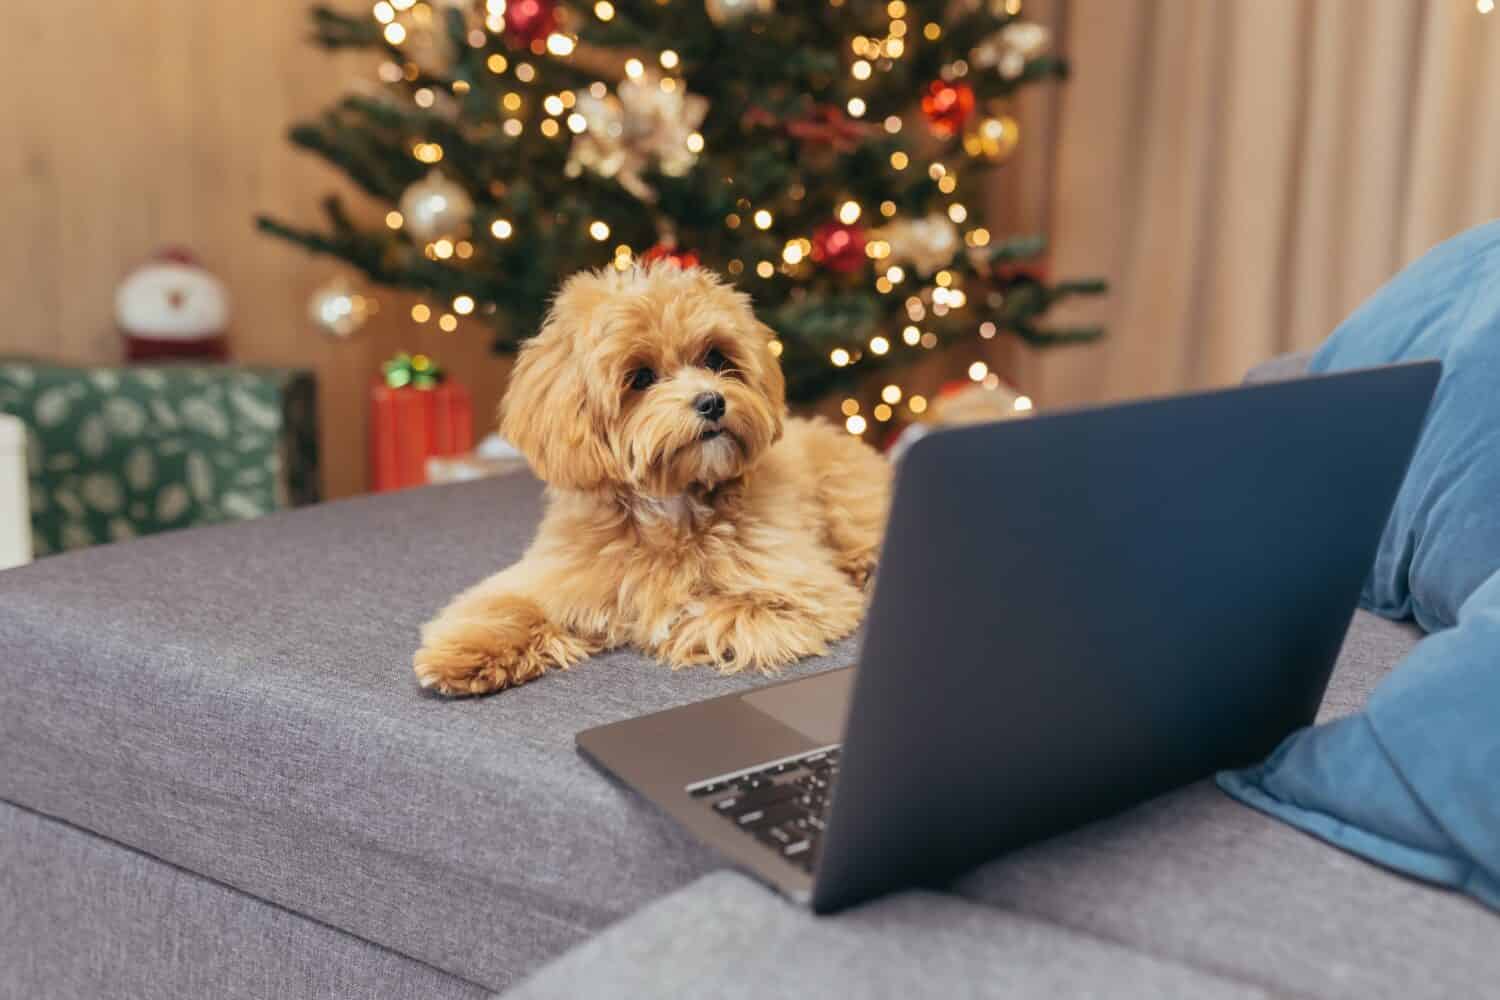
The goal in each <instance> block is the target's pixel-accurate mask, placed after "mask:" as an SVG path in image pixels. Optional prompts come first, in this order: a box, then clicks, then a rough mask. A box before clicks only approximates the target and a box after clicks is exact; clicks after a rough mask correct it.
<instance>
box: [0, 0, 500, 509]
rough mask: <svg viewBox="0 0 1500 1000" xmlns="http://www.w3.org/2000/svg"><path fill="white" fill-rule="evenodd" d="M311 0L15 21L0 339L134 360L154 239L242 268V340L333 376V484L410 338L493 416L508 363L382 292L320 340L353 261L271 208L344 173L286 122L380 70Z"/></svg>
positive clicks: (73, 12) (4, 142)
mask: <svg viewBox="0 0 1500 1000" xmlns="http://www.w3.org/2000/svg"><path fill="white" fill-rule="evenodd" d="M306 11H307V4H306V3H305V2H304V0H260V2H258V3H253V4H244V3H227V2H224V0H208V2H204V0H137V2H134V3H120V4H116V3H97V2H93V0H53V2H49V3H24V4H14V5H11V7H9V8H8V9H7V11H6V17H5V25H4V27H3V29H0V67H3V70H0V87H3V90H4V94H5V97H4V99H3V100H0V219H3V227H4V232H3V238H0V354H13V353H21V354H30V355H35V356H40V357H48V358H57V359H61V360H67V361H82V362H105V361H114V360H118V359H119V358H120V357H121V345H120V342H119V338H118V336H117V334H116V332H115V329H114V322H113V318H112V316H113V296H114V288H115V285H116V284H117V283H118V282H119V280H120V279H121V277H122V276H124V275H125V274H126V273H128V272H129V271H130V269H131V268H133V267H134V266H136V265H137V264H138V263H140V262H141V261H142V260H145V259H146V258H148V257H149V256H151V254H152V253H153V252H155V251H156V250H158V249H160V248H162V247H164V246H167V245H179V244H180V245H183V246H186V247H188V248H190V249H191V250H193V251H194V252H195V253H197V254H198V255H199V256H200V257H201V258H202V260H203V261H204V263H205V264H206V265H207V266H208V267H209V268H211V269H212V270H214V271H215V272H217V273H218V274H219V275H220V276H221V277H223V278H224V279H225V281H227V282H228V284H229V287H230V290H231V293H232V294H233V296H234V324H233V329H232V331H231V344H232V349H233V353H234V356H235V357H236V358H238V359H239V360H242V361H245V362H249V363H261V364H282V365H303V366H307V367H310V368H312V369H314V370H316V371H317V373H318V378H319V383H320V386H321V397H320V407H321V412H322V445H323V458H324V462H323V464H324V485H325V493H326V495H328V496H333V497H337V496H346V495H349V494H351V493H356V492H359V491H360V490H362V489H364V488H365V485H366V482H367V469H366V465H367V463H366V459H365V455H366V451H367V442H366V409H367V402H366V399H367V394H368V393H367V387H368V383H369V380H370V379H371V378H372V377H373V376H374V373H375V372H376V371H377V370H378V368H379V364H380V362H381V361H382V360H383V359H384V358H385V357H388V356H389V355H390V354H392V353H394V352H395V351H397V350H401V349H410V350H423V351H429V352H431V353H434V354H436V355H437V356H438V357H439V358H441V359H442V360H444V361H446V362H447V363H448V366H449V368H450V369H451V370H453V371H454V372H455V373H456V374H457V375H458V376H459V377H460V378H462V379H463V380H464V381H465V382H466V383H467V384H468V385H469V386H470V388H471V389H472V390H473V392H474V395H475V399H476V405H477V406H479V407H480V408H481V409H482V410H483V411H484V412H482V413H480V414H479V415H478V416H479V423H480V424H481V425H488V423H489V417H490V414H491V413H492V412H493V408H494V405H495V402H496V400H497V399H498V396H499V392H500V388H501V385H502V382H503V376H504V371H505V369H506V365H505V364H504V363H503V362H502V361H500V360H498V359H495V358H492V357H491V356H490V355H489V353H488V346H487V342H486V339H487V338H486V332H485V331H484V330H483V329H482V328H480V327H478V326H477V325H476V326H474V327H472V328H467V329H466V328H460V330H459V331H457V332H456V333H453V334H442V333H439V332H438V331H437V330H436V329H435V328H430V329H429V330H428V331H427V332H425V333H424V332H418V331H416V330H414V329H413V328H412V324H411V323H410V321H409V320H407V319H406V318H405V316H406V308H407V307H408V306H409V302H401V301H398V300H396V299H394V298H390V297H386V298H385V299H384V300H383V303H382V304H383V307H384V308H383V309H382V312H381V314H380V315H378V316H377V317H375V319H374V320H373V321H372V322H371V323H370V324H369V325H368V326H367V328H366V330H365V331H364V332H363V334H361V335H360V336H359V337H357V338H356V339H354V340H352V341H350V342H347V343H334V342H330V341H328V340H325V339H323V338H322V337H321V336H320V335H319V334H318V333H316V332H315V331H314V330H313V329H312V327H311V324H310V323H309V322H308V320H307V312H306V305H307V299H308V296H309V295H310V293H311V292H312V291H313V289H315V288H316V287H317V286H318V285H320V284H321V283H322V282H324V281H326V280H327V279H328V278H329V277H330V276H332V275H334V274H336V273H337V272H338V265H336V264H335V263H333V262H330V261H325V260H319V259H315V258H312V257H310V256H308V255H307V254H305V253H303V252H301V251H299V250H297V249H295V248H292V247H290V246H287V245H285V244H282V243H280V242H278V241H275V240H272V239H270V238H268V237H265V236H261V235H260V234H258V233H256V232H255V229H254V225H253V217H254V215H255V214H256V213H257V212H261V211H273V212H276V213H278V214H280V215H282V216H283V217H289V218H294V219H302V220H311V219H313V218H315V216H316V213H317V205H318V202H319V200H320V199H321V198H322V196H323V195H324V194H325V193H327V192H328V191H330V190H337V189H341V187H342V182H341V179H340V177H339V175H338V174H337V172H336V171H333V170H331V169H329V168H326V167H324V166H323V165H322V164H321V163H320V162H319V161H318V160H316V159H315V158H314V157H311V156H308V155H305V154H301V153H298V152H295V151H294V150H293V149H292V148H291V146H289V145H288V144H287V142H286V141H285V138H284V135H285V132H286V128H287V126H288V124H290V123H291V122H292V121H294V120H296V119H298V118H300V117H304V116H307V115H310V114H313V113H315V112H316V111H317V110H318V109H320V108H322V107H324V106H325V105H327V104H328V103H329V102H330V101H332V100H334V99H336V98H337V96H338V95H339V93H340V92H341V90H342V89H343V88H344V87H345V86H346V85H348V83H349V82H350V81H352V80H353V79H355V78H356V77H359V76H362V75H364V74H366V73H367V72H368V66H367V65H366V64H364V63H363V62H362V57H360V56H341V57H338V58H334V57H332V56H329V55H328V54H326V53H324V52H321V51H319V50H316V49H314V48H312V47H311V46H309V45H308V44H307V43H306V36H307V21H306Z"/></svg>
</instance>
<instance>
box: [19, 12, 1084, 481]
mask: <svg viewBox="0 0 1500 1000" xmlns="http://www.w3.org/2000/svg"><path fill="white" fill-rule="evenodd" d="M1052 6H1053V4H1052V3H1051V0H1046V2H1043V0H1038V2H1036V3H1034V4H1031V5H1028V12H1029V13H1030V14H1031V16H1033V17H1039V18H1040V19H1043V20H1052V19H1053V18H1052V16H1051V8H1052ZM306 10H307V4H306V3H305V2H304V0H259V2H256V3H230V2H227V0H147V2H138V3H129V4H124V3H98V2H97V0H51V2H47V3H17V4H12V5H9V7H8V8H7V10H6V16H5V24H4V27H3V30H0V67H4V69H3V79H0V86H3V89H4V94H5V97H4V100H0V219H3V225H4V233H3V238H0V354H13V353H21V354H29V355H35V356H39V357H47V358H56V359H61V360H67V361H75V362H96V363H99V362H113V361H117V360H119V359H120V357H121V356H122V346H121V343H120V339H119V336H118V334H117V332H116V331H115V328H114V321H113V318H112V317H113V294H114V288H115V286H116V285H117V284H118V283H119V281H120V280H121V278H122V277H124V276H125V275H126V274H127V273H129V271H130V270H131V269H132V268H134V267H135V266H137V265H138V264H139V263H141V262H142V261H144V260H146V259H148V258H149V257H151V256H152V254H154V253H155V252H156V251H157V250H160V249H161V248H163V247H165V246H169V245H181V246H184V247H187V248H189V249H190V250H192V251H193V252H194V253H196V254H197V255H198V256H199V258H200V259H201V260H202V261H203V263H204V264H205V265H206V266H207V267H208V268H210V269H211V270H213V271H214V272H216V273H217V274H218V275H219V276H220V277H222V278H223V279H224V280H225V281H226V282H227V283H228V285H229V287H230V290H231V293H232V295H233V296H234V314H233V315H234V320H233V327H232V330H231V334H230V337H231V349H232V352H233V355H234V357H235V358H237V359H239V360H241V361H244V362H248V363H257V364H276V365H297V366H304V367H308V368H311V369H313V370H315V371H316V372H317V374H318V379H319V385H320V399H319V405H320V414H321V422H322V451H323V469H324V473H323V475H324V493H325V496H329V497H340V496H347V495H350V494H353V493H357V492H360V491H362V490H363V489H365V488H366V483H367V474H368V473H367V464H368V463H367V460H366V453H367V450H368V443H367V438H366V435H367V419H366V414H367V396H368V385H369V382H370V380H371V378H373V377H374V375H375V373H376V372H377V371H378V369H379V365H380V362H381V361H382V360H383V359H385V358H386V357H389V356H390V355H391V354H393V353H394V352H396V351H397V350H403V349H405V350H413V351H418V350H420V351H426V352H428V353H431V354H434V355H435V356H437V357H439V358H440V359H441V360H442V361H443V362H444V363H445V364H446V365H447V366H448V368H449V369H450V370H451V371H453V372H455V373H456V374H457V375H458V376H459V377H460V378H461V379H462V380H463V381H464V382H465V384H467V385H468V386H469V387H470V389H471V391H472V393H473V395H474V398H475V402H476V408H477V409H478V411H479V412H476V420H477V423H478V424H480V425H481V427H482V428H483V427H486V426H487V425H488V424H489V422H490V415H491V413H492V412H493V408H494V406H495V404H496V402H497V401H498V399H499V396H500V393H501V390H502V388H503V385H504V378H505V373H506V371H507V370H508V363H507V362H505V361H503V360H501V359H498V358H494V357H492V356H491V355H490V354H489V351H488V343H487V336H486V332H485V330H484V329H483V328H482V327H480V326H479V325H477V324H475V325H472V326H460V327H459V329H458V331H456V332H455V333H452V334H444V333H441V332H439V331H438V330H437V329H436V327H435V325H434V324H431V323H429V324H427V325H426V326H425V327H418V326H415V325H414V324H413V323H411V321H410V320H409V319H408V318H407V315H408V309H409V307H410V304H411V300H410V299H402V298H400V297H396V296H391V295H386V294H383V295H382V296H381V305H382V309H381V312H380V314H379V315H378V316H376V317H375V318H374V319H373V320H372V321H371V322H370V323H369V324H368V326H367V327H366V329H365V330H364V331H363V332H362V333H361V334H360V335H358V336H357V337H355V338H354V339H352V340H350V341H348V342H342V343H337V342H333V341H330V340H327V339H325V338H323V337H322V336H320V335H319V334H318V333H317V332H316V331H315V330H314V328H313V327H312V325H311V323H310V322H309V321H308V319H307V301H308V297H309V295H310V294H311V293H312V292H313V290H314V289H316V288H317V287H318V286H319V285H321V284H322V283H323V282H325V281H327V280H328V279H329V278H330V277H332V276H333V275H335V274H338V273H339V270H340V268H339V266H338V265H337V264H336V263H334V262H331V261H327V260H321V259H315V258H312V257H310V256H308V255H307V254H305V253H303V252H301V251H300V250H297V249H295V248H293V247H290V246H288V245H285V244H283V243H281V242H279V241H276V240H273V239H271V238H269V237H265V236H262V235H260V234H258V233H256V232H255V230H254V225H253V221H252V220H253V218H254V216H255V214H256V213H257V212H267V211H269V212H274V213H275V214H277V215H279V216H281V217H283V218H288V219H293V220H301V221H310V220H313V219H315V218H316V217H317V205H318V202H319V200H320V199H321V198H322V197H323V196H324V195H325V194H326V193H328V192H329V191H333V190H347V188H346V186H345V185H344V184H343V183H342V181H341V178H340V177H339V175H338V174H337V172H336V171H333V170H332V169H330V168H327V167H325V166H323V165H322V163H321V162H320V161H318V160H317V159H316V158H314V157H311V156H308V155H306V154H301V153H298V152H295V151H294V150H293V149H292V148H291V147H290V146H289V145H288V143H287V142H286V141H285V132H286V129H287V126H288V125H289V124H290V123H291V122H293V121H295V120H298V119H300V118H304V117H307V116H310V115H312V114H314V113H316V112H317V111H318V110H319V109H321V108H323V107H324V106H326V105H327V104H328V103H330V102H331V101H333V100H334V99H336V98H337V97H338V95H339V94H340V93H341V92H342V91H343V90H344V89H345V88H346V87H348V86H350V85H351V84H352V83H353V82H354V81H355V80H357V79H368V78H369V77H370V75H371V74H370V69H371V66H370V64H369V63H368V62H367V61H366V60H365V57H363V56H360V55H343V56H339V57H336V58H335V57H333V56H330V55H329V54H327V53H324V52H322V51H320V50H317V49H314V48H313V47H312V46H310V45H308V44H307V43H306V36H307V19H306ZM1054 23H1056V22H1055V20H1054ZM1024 103H1025V107H1023V109H1022V112H1023V116H1022V121H1023V129H1025V132H1024V133H1023V134H1024V135H1025V139H1024V140H1023V143H1022V151H1023V154H1022V157H1021V159H1019V160H1018V161H1017V162H1016V163H1015V164H1014V169H1013V170H1008V171H1006V172H1005V174H1004V177H1003V179H1002V182H1001V183H1000V184H998V185H997V186H996V189H995V191H994V196H993V198H992V204H991V206H990V208H991V214H992V216H993V217H995V218H996V221H999V222H1001V223H1002V224H1003V225H1004V226H1005V229H1007V230H1011V231H1018V230H1020V229H1023V228H1028V227H1032V226H1036V225H1038V224H1039V223H1042V222H1044V221H1045V220H1044V214H1045V203H1046V186H1047V185H1046V178H1047V177H1048V176H1049V174H1050V169H1049V168H1050V152H1049V150H1050V142H1049V140H1048V135H1049V134H1050V132H1051V126H1052V119H1053V116H1054V113H1055V112H1054V107H1053V103H1052V99H1051V97H1050V96H1049V95H1037V96H1035V97H1028V98H1027V99H1026V102H1024ZM997 228H998V227H997ZM983 349H984V351H985V352H986V353H988V354H989V356H990V358H991V364H992V366H994V367H997V368H998V369H999V370H1002V371H1008V372H1012V373H1014V374H1016V375H1017V376H1018V377H1019V378H1020V380H1021V382H1022V384H1023V387H1024V384H1025V381H1026V375H1025V371H1026V369H1027V367H1028V362H1027V361H1026V360H1025V359H1024V358H1023V357H1022V356H1021V354H1020V352H1019V351H1017V350H1015V349H1013V348H1010V347H1007V346H1004V345H1000V344H990V345H984V348H983ZM979 353H980V344H979V342H978V341H976V342H975V345H974V350H973V351H971V352H969V353H968V354H966V355H965V356H964V357H963V358H961V359H955V360H954V362H953V364H952V365H933V364H930V363H929V364H928V365H924V366H923V367H924V369H927V370H926V371H925V372H924V373H923V374H922V375H921V376H919V378H920V381H921V382H922V383H924V384H925V385H926V387H927V390H928V391H930V387H931V386H933V385H936V384H937V382H938V381H940V380H941V379H942V378H944V377H948V376H949V375H951V372H952V370H954V367H955V366H957V368H958V370H961V368H962V366H966V365H967V364H968V362H969V361H970V360H972V359H973V357H974V356H978V355H979ZM934 360H936V359H934Z"/></svg>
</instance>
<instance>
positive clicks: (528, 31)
mask: <svg viewBox="0 0 1500 1000" xmlns="http://www.w3.org/2000/svg"><path fill="white" fill-rule="evenodd" d="M556 28H557V4H556V3H555V2H554V0H510V3H508V4H506V5H505V37H506V39H507V40H509V41H510V43H511V44H512V45H515V46H517V47H523V48H524V47H528V46H530V45H531V44H532V43H533V42H540V41H542V40H544V39H545V38H546V37H547V36H548V35H550V34H552V32H553V31H554V30H555V29H556Z"/></svg>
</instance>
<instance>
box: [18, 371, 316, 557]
mask: <svg viewBox="0 0 1500 1000" xmlns="http://www.w3.org/2000/svg"><path fill="white" fill-rule="evenodd" d="M0 413H10V414H14V415H15V416H17V417H19V418H20V420H21V422H22V423H24V424H25V425H26V452H27V455H26V458H27V463H28V466H29V473H30V481H31V526H32V538H33V541H34V543H35V548H36V552H37V554H38V555H43V554H46V553H49V552H61V551H64V550H66V549H76V548H82V547H83V546H86V545H93V544H96V543H99V542H112V541H120V540H122V539H126V538H132V537H134V536H136V535H144V534H149V533H151V532H156V531H168V530H171V529H173V528H185V527H188V526H190V525H199V524H213V523H215V522H218V521H228V520H235V519H240V518H249V517H257V516H259V515H261V514H265V513H268V512H270V511H273V510H277V509H279V508H283V507H288V506H294V505H299V504H304V503H313V502H315V501H316V500H317V499H318V448H317V404H316V387H315V384H314V381H313V376H312V374H311V373H310V372H305V371H292V370H282V369H273V368H243V367H239V366H234V365H186V364H169V365H133V366H130V367H123V368H122V367H87V368H80V367H68V366H65V365H58V364H50V363H45V362H35V361H18V360H0Z"/></svg>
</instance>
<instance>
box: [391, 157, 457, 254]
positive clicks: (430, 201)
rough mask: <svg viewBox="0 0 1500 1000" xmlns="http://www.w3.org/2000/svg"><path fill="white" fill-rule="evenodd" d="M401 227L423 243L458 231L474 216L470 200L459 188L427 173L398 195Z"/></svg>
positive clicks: (441, 176) (439, 174) (440, 175)
mask: <svg viewBox="0 0 1500 1000" xmlns="http://www.w3.org/2000/svg"><path fill="white" fill-rule="evenodd" d="M400 208H401V219H402V227H403V228H404V229H405V230H406V231H407V232H408V233H410V234H411V235H412V237H413V238H415V239H418V240H421V241H423V242H427V241H430V240H435V239H437V238H438V237H440V236H451V235H453V234H454V233H456V232H458V231H459V230H460V229H461V228H462V227H463V226H464V225H465V224H466V223H468V221H469V218H470V216H472V215H473V214H474V200H473V199H472V198H470V197H469V192H467V191H465V190H464V189H463V187H462V186H460V185H458V184H456V183H454V182H453V181H450V180H449V179H448V178H446V177H444V176H443V174H442V172H441V171H438V170H433V171H430V172H429V173H428V174H427V176H425V177H423V178H422V179H421V180H419V181H416V182H415V183H413V184H412V185H411V186H410V187H408V188H407V189H406V190H405V191H404V192H402V194H401V204H400Z"/></svg>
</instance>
